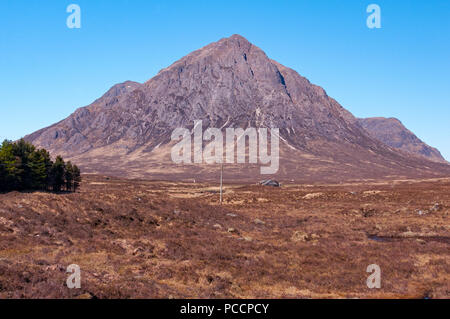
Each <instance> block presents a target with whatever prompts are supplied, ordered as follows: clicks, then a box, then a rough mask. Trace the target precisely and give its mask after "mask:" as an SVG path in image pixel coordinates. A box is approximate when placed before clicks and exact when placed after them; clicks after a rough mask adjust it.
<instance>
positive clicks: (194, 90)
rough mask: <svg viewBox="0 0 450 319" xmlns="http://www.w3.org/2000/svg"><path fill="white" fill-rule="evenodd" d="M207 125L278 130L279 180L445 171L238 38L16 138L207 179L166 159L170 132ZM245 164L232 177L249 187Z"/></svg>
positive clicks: (136, 168)
mask: <svg viewBox="0 0 450 319" xmlns="http://www.w3.org/2000/svg"><path fill="white" fill-rule="evenodd" d="M194 120H202V121H203V127H204V129H206V128H208V127H215V128H222V129H224V128H226V127H236V128H237V127H241V128H244V129H245V128H247V127H257V128H258V127H267V128H279V129H280V139H281V141H280V142H281V151H280V152H281V153H280V155H281V159H280V171H279V173H278V175H279V177H280V178H290V179H294V178H295V179H297V180H308V181H309V180H313V181H317V180H324V181H325V180H343V179H355V178H358V179H362V178H378V177H380V178H381V177H386V176H399V177H405V176H411V177H431V176H439V175H443V174H444V175H445V174H450V166H448V165H444V164H437V163H432V162H429V161H427V160H426V159H424V158H418V157H414V156H412V155H411V154H408V153H403V152H401V151H400V152H399V151H398V150H395V149H394V148H391V147H390V146H388V145H386V144H384V143H382V142H380V141H379V140H377V139H376V138H374V137H373V136H371V135H370V134H369V133H368V132H366V131H365V129H364V128H363V127H362V126H361V125H360V123H359V122H358V120H357V119H356V118H355V117H354V116H353V115H352V114H351V113H350V112H348V111H347V110H345V109H344V108H343V107H342V106H341V105H339V103H337V102H336V101H335V100H334V99H332V98H330V97H329V96H328V95H327V94H326V92H325V91H324V90H323V89H322V88H321V87H319V86H316V85H313V84H311V83H310V82H309V81H308V80H307V79H306V78H304V77H302V76H300V75H299V74H298V73H297V72H295V71H294V70H292V69H289V68H287V67H285V66H283V65H281V64H279V63H277V62H276V61H273V60H271V59H269V58H268V57H267V55H266V54H265V53H264V52H263V51H262V50H261V49H260V48H258V47H257V46H255V45H253V44H252V43H250V42H249V41H247V40H246V39H245V38H244V37H242V36H240V35H233V36H231V37H229V38H224V39H221V40H219V41H218V42H214V43H211V44H209V45H207V46H205V47H203V48H201V49H199V50H197V51H194V52H192V53H190V54H188V55H187V56H185V57H183V58H181V59H180V60H178V61H176V62H175V63H173V64H172V65H171V66H169V67H167V68H165V69H162V70H161V71H160V72H159V73H158V74H157V75H156V76H155V77H153V78H152V79H150V80H149V81H147V82H145V83H143V84H140V83H136V82H131V81H128V82H125V83H122V84H118V85H115V86H114V87H113V88H111V89H110V90H109V91H108V92H107V93H106V94H105V95H104V96H102V97H101V98H99V99H98V100H96V101H95V102H94V103H92V104H91V105H89V106H86V107H83V108H80V109H78V110H76V111H75V112H74V113H73V114H72V115H71V116H69V117H68V118H66V119H65V120H63V121H61V122H59V123H56V124H54V125H52V126H50V127H48V128H45V129H42V130H40V131H37V132H35V133H33V134H31V135H29V136H27V137H26V139H27V140H28V141H30V142H33V143H34V144H36V145H38V146H41V147H45V148H47V149H49V150H50V151H52V153H54V154H62V155H64V156H65V157H69V158H74V159H76V160H77V163H80V164H82V166H83V169H84V171H88V172H96V173H104V174H113V175H122V176H127V177H135V178H137V177H158V178H159V177H161V178H172V177H173V178H196V177H197V178H199V179H201V178H208V177H210V176H211V169H215V168H214V167H211V166H208V165H197V166H179V165H174V164H173V163H172V162H171V160H170V145H171V139H170V136H171V133H172V132H173V130H174V129H175V128H177V127H186V128H189V129H192V128H193V123H194ZM252 169H253V168H252V167H251V166H249V167H246V168H245V169H244V167H243V166H242V165H241V166H238V165H235V166H230V168H229V170H228V172H229V174H230V175H231V176H232V177H233V178H235V179H251V180H257V179H258V178H259V176H257V175H256V173H255V171H253V170H252Z"/></svg>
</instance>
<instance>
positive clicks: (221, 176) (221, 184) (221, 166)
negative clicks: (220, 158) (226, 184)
mask: <svg viewBox="0 0 450 319" xmlns="http://www.w3.org/2000/svg"><path fill="white" fill-rule="evenodd" d="M222 188H223V163H222V164H220V205H222V199H223V195H222Z"/></svg>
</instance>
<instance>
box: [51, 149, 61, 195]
mask: <svg viewBox="0 0 450 319" xmlns="http://www.w3.org/2000/svg"><path fill="white" fill-rule="evenodd" d="M64 171H65V165H64V160H63V159H62V157H61V156H57V157H56V160H55V163H53V166H52V169H51V173H50V176H51V177H50V179H51V182H52V188H53V191H54V192H60V191H61V187H62V186H63V185H64Z"/></svg>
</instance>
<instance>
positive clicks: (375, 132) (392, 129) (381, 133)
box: [358, 117, 446, 163]
mask: <svg viewBox="0 0 450 319" xmlns="http://www.w3.org/2000/svg"><path fill="white" fill-rule="evenodd" d="M358 123H359V124H360V125H361V126H362V127H363V128H364V129H365V130H366V131H368V132H369V134H370V135H371V136H373V137H374V138H376V139H378V140H380V141H381V142H383V143H385V144H387V145H389V146H391V147H394V148H397V149H400V150H402V151H405V152H408V153H411V154H414V155H417V156H421V157H424V158H426V159H428V160H430V161H434V162H441V163H445V162H446V160H445V159H444V158H443V157H442V155H441V153H440V152H439V151H438V150H437V149H436V148H434V147H431V146H429V145H427V144H426V143H424V142H423V141H422V140H420V139H419V138H418V137H417V136H416V135H414V133H413V132H411V131H410V130H408V129H407V128H406V127H405V126H404V125H403V124H402V122H400V121H399V120H398V119H396V118H384V117H372V118H365V119H358Z"/></svg>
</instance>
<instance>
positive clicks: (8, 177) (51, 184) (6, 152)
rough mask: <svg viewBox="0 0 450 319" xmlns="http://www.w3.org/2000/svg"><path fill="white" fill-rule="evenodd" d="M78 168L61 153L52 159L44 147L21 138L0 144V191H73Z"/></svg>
mask: <svg viewBox="0 0 450 319" xmlns="http://www.w3.org/2000/svg"><path fill="white" fill-rule="evenodd" d="M80 182H81V175H80V170H79V168H78V167H77V166H76V165H73V164H72V163H71V162H67V163H65V162H64V160H63V158H62V157H61V156H58V157H57V158H56V159H55V161H54V162H53V161H52V160H51V159H50V154H49V153H48V152H47V151H46V150H45V149H40V150H38V149H36V148H35V147H34V146H33V145H32V144H30V143H27V142H25V141H24V140H23V139H22V140H20V141H18V142H16V143H13V142H10V141H4V142H3V143H2V145H1V146H0V192H9V191H14V190H17V191H26V190H46V191H54V192H60V191H62V190H66V191H76V190H77V188H78V187H79V185H80Z"/></svg>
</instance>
